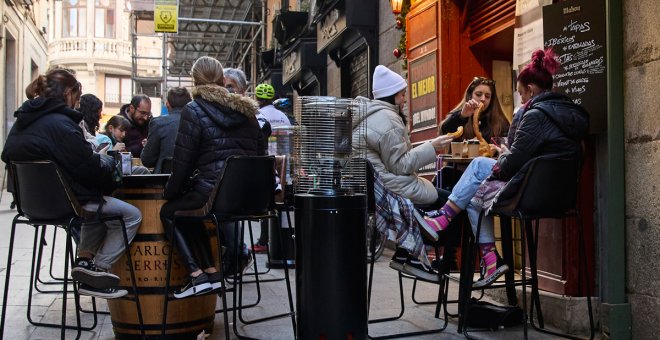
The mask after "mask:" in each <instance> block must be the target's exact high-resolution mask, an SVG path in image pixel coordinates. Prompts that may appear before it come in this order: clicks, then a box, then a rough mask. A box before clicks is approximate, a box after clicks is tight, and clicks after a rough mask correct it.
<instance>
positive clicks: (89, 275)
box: [71, 257, 119, 289]
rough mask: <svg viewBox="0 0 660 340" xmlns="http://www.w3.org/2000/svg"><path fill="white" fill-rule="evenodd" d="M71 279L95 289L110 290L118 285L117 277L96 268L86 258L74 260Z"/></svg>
mask: <svg viewBox="0 0 660 340" xmlns="http://www.w3.org/2000/svg"><path fill="white" fill-rule="evenodd" d="M71 277H72V278H73V279H74V280H76V281H78V282H80V283H84V284H86V285H88V286H92V287H94V288H97V289H106V288H112V287H117V286H118V285H119V276H117V275H115V274H112V273H108V272H107V271H105V270H103V269H101V268H98V267H97V266H95V265H94V263H93V262H92V260H91V259H88V258H86V257H79V258H78V259H76V261H75V262H74V264H73V269H71Z"/></svg>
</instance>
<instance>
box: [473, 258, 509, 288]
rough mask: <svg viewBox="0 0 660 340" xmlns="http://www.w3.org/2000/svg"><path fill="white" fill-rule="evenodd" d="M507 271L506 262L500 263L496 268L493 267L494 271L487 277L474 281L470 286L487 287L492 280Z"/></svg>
mask: <svg viewBox="0 0 660 340" xmlns="http://www.w3.org/2000/svg"><path fill="white" fill-rule="evenodd" d="M508 271H509V266H507V265H506V264H505V265H502V266H500V267H497V269H495V272H493V274H492V275H490V276H488V277H485V278H484V279H483V280H479V281H477V282H475V283H474V284H473V285H472V288H485V287H488V286H490V285H491V284H493V282H495V281H497V279H499V278H500V277H501V276H502V275H504V274H505V273H506V272H508Z"/></svg>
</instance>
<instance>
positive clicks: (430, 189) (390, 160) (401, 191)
mask: <svg viewBox="0 0 660 340" xmlns="http://www.w3.org/2000/svg"><path fill="white" fill-rule="evenodd" d="M373 84H374V85H373V95H374V99H372V100H369V99H367V98H364V97H358V98H357V100H363V101H366V105H367V112H366V114H365V115H364V116H363V117H362V120H359V121H354V122H353V131H359V130H362V129H363V128H365V127H366V134H364V135H362V134H357V133H354V134H353V146H354V147H358V148H359V147H366V149H367V160H368V161H369V162H370V163H371V164H372V165H373V168H374V171H376V172H377V173H378V177H379V179H380V180H381V181H382V183H383V185H384V186H385V187H386V188H387V189H389V190H390V191H392V192H394V193H395V194H397V195H400V196H402V197H404V198H407V199H409V200H410V201H412V203H414V204H415V205H425V206H426V208H427V209H428V208H436V209H437V208H439V207H441V206H442V205H443V204H444V203H445V201H446V200H447V196H448V195H449V192H446V191H445V190H442V189H437V188H436V187H435V186H434V185H433V184H432V183H431V181H429V180H427V179H425V178H423V177H421V176H419V175H418V174H417V170H418V169H420V168H421V167H423V166H425V165H428V164H430V163H435V160H436V152H438V151H440V150H442V149H445V148H447V146H448V145H449V144H450V143H451V140H452V138H451V137H450V136H447V135H442V136H439V137H436V138H434V139H432V140H429V141H426V142H424V143H422V144H420V145H419V146H417V147H415V148H413V146H412V143H411V142H410V136H409V131H408V128H407V126H406V117H405V114H404V113H403V106H404V104H405V103H406V88H407V87H408V84H407V83H406V81H405V79H403V77H401V76H400V75H399V74H397V73H395V72H393V71H391V70H390V69H388V68H387V67H385V66H383V65H378V66H376V69H375V71H374V77H373ZM364 125H366V126H364ZM412 223H413V225H414V221H413V222H412ZM421 226H424V225H421ZM396 227H397V228H399V229H400V228H404V229H405V228H408V227H409V226H403V225H397V226H396ZM397 241H401V240H397ZM417 243H421V238H419V239H417ZM421 246H423V245H421V244H418V245H417V246H416V247H417V248H418V247H421ZM412 248H415V247H410V245H407V248H404V245H400V244H398V245H397V250H396V252H395V254H394V257H393V258H392V261H391V262H390V267H391V268H393V269H395V270H399V271H402V272H404V273H406V274H410V275H415V276H418V277H424V278H427V279H431V280H434V279H437V278H438V274H437V272H435V271H434V270H433V269H431V268H428V267H427V266H424V265H423V264H422V263H427V262H428V260H427V259H421V260H420V259H418V258H416V257H415V256H413V255H411V253H410V251H411V249H412Z"/></svg>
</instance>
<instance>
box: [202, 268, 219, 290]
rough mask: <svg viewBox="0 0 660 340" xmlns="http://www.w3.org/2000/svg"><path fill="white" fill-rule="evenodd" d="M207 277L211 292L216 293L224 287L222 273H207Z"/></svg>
mask: <svg viewBox="0 0 660 340" xmlns="http://www.w3.org/2000/svg"><path fill="white" fill-rule="evenodd" d="M206 276H208V278H209V283H210V284H211V291H212V292H215V291H216V290H219V289H220V287H222V279H221V278H220V276H221V275H220V272H215V273H206Z"/></svg>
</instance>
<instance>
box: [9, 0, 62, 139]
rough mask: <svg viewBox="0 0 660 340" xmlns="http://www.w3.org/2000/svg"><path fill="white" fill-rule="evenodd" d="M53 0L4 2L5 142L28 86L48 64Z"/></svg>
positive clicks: (14, 0) (11, 0) (12, 0)
mask: <svg viewBox="0 0 660 340" xmlns="http://www.w3.org/2000/svg"><path fill="white" fill-rule="evenodd" d="M52 3H53V1H46V0H37V1H27V0H26V1H23V0H9V1H3V2H2V3H0V12H1V13H2V21H1V22H0V61H1V62H0V64H1V65H3V67H1V68H0V79H3V81H2V82H0V103H2V109H3V110H2V121H3V124H2V126H1V127H0V131H1V134H2V137H3V138H2V141H1V142H0V147H1V146H4V141H5V140H6V139H7V134H8V133H9V130H10V129H11V127H12V125H13V123H14V111H16V109H17V108H18V107H20V105H21V104H22V103H23V101H25V100H26V99H27V98H26V97H25V92H24V89H25V87H26V86H27V85H28V84H29V83H30V82H31V81H32V80H34V79H35V78H36V77H37V76H38V75H39V74H40V73H44V72H45V70H46V69H47V67H48V59H47V58H48V50H47V43H46V42H47V35H48V32H49V27H50V25H49V23H48V22H49V21H48V18H49V17H48V14H47V13H48V8H49V6H50V5H51V4H52Z"/></svg>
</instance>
